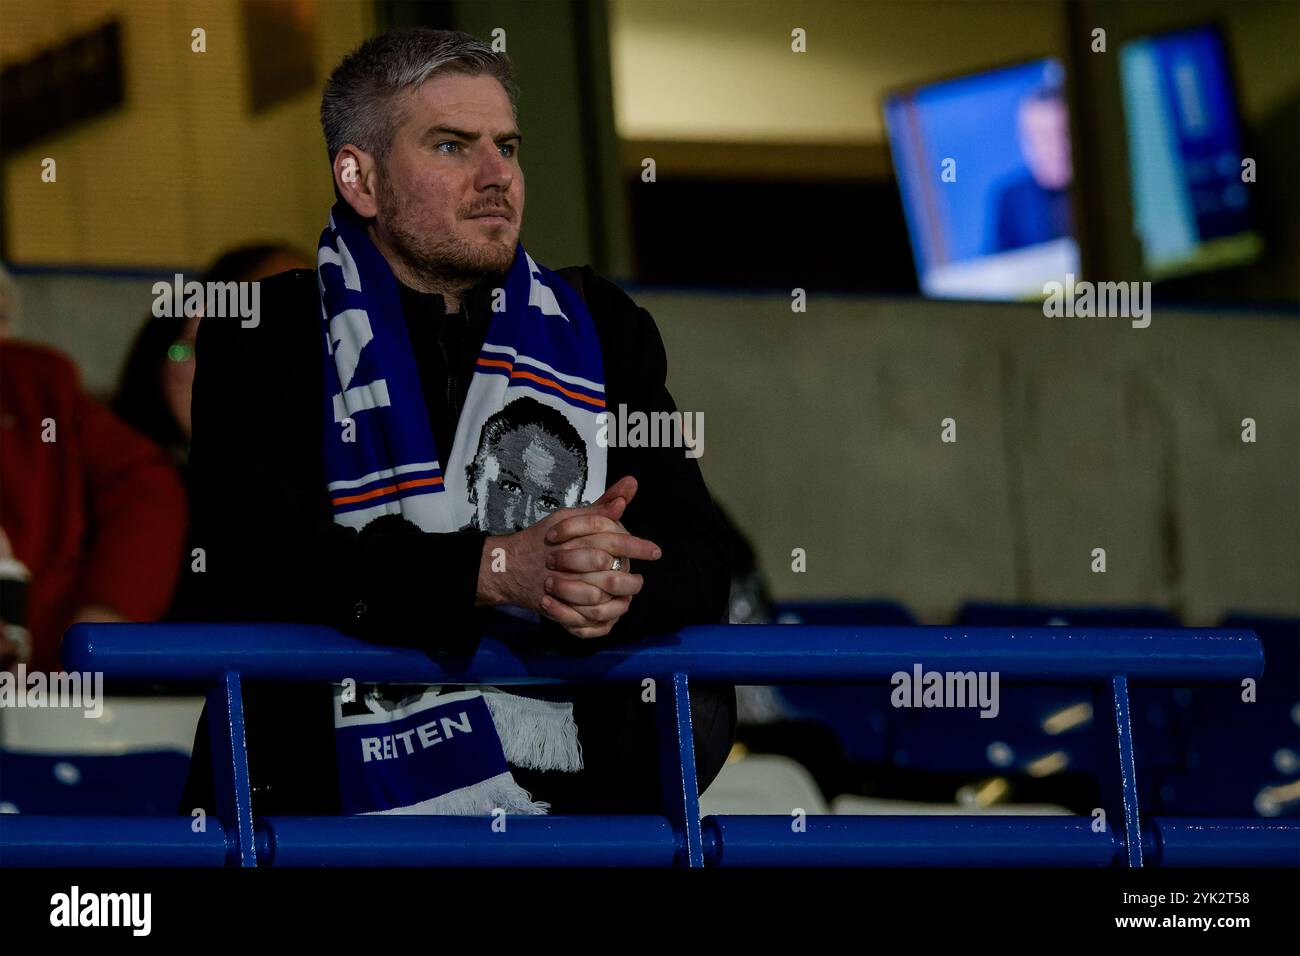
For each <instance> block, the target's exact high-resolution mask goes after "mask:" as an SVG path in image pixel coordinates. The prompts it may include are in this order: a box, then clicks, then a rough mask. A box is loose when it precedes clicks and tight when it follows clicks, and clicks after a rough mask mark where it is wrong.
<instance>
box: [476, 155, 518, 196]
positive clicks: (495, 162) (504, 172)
mask: <svg viewBox="0 0 1300 956" xmlns="http://www.w3.org/2000/svg"><path fill="white" fill-rule="evenodd" d="M514 178H515V170H514V166H513V165H511V163H510V160H508V159H507V158H506V157H504V156H502V155H501V150H500V149H499V148H498V147H497V146H495V145H494V146H491V147H490V148H489V149H488V151H487V155H486V156H484V158H483V159H482V160H481V161H480V162H479V165H478V176H477V178H476V182H475V183H474V185H475V187H476V188H477V189H479V190H485V189H500V190H502V191H505V190H507V189H509V188H510V184H511V183H512V182H514Z"/></svg>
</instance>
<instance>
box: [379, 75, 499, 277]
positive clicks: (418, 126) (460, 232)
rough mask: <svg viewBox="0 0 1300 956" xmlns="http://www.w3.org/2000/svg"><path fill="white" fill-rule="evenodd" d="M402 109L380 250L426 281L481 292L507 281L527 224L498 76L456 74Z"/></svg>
mask: <svg viewBox="0 0 1300 956" xmlns="http://www.w3.org/2000/svg"><path fill="white" fill-rule="evenodd" d="M401 104H402V116H403V122H402V123H401V125H400V126H399V127H398V130H397V133H396V134H395V135H394V137H393V143H392V146H391V149H390V151H389V154H388V157H387V159H386V160H385V162H384V164H383V168H382V169H381V170H380V171H379V183H378V188H377V192H376V199H377V202H378V207H379V208H378V213H377V215H376V217H375V232H376V238H378V239H379V240H380V245H381V248H386V250H387V251H389V252H390V253H392V254H395V255H397V256H399V257H400V258H401V259H402V260H403V262H404V263H405V264H406V266H407V267H408V268H409V269H410V270H411V271H412V272H414V273H415V274H416V275H419V276H424V277H432V278H437V279H441V280H446V279H452V280H468V281H470V282H471V283H475V282H477V281H478V280H479V279H481V278H482V276H483V275H485V274H490V273H504V272H506V271H507V270H508V269H509V268H510V264H511V262H512V261H513V260H514V255H515V245H516V244H517V243H518V241H519V229H520V226H521V224H522V222H523V214H524V176H523V171H522V170H521V169H520V168H519V158H518V150H519V131H518V129H517V128H516V126H515V120H514V115H513V113H512V111H511V108H510V98H509V96H507V95H506V91H505V89H504V88H503V87H502V86H501V84H500V83H499V82H497V80H495V79H494V78H492V77H490V76H461V75H457V74H450V75H445V76H439V77H435V78H433V79H431V80H429V81H427V82H425V83H424V84H422V85H421V86H420V87H418V88H417V89H416V90H414V91H412V92H408V93H406V94H404V97H403V99H402V101H401ZM489 214H494V215H489Z"/></svg>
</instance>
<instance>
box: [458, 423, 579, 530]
mask: <svg viewBox="0 0 1300 956" xmlns="http://www.w3.org/2000/svg"><path fill="white" fill-rule="evenodd" d="M582 473H583V462H582V461H580V460H579V459H578V457H577V456H576V455H574V454H573V452H571V451H569V450H568V449H567V448H565V447H564V446H563V445H561V444H560V443H559V442H558V441H556V439H555V438H554V436H552V435H551V434H549V433H548V432H546V431H545V430H544V429H542V428H540V427H538V426H537V425H525V426H524V427H522V428H515V429H512V430H510V431H508V432H506V433H505V434H503V435H502V436H501V437H500V438H499V439H498V440H497V442H496V443H495V444H494V445H492V446H491V447H489V448H488V449H487V450H486V452H485V453H484V454H483V457H482V460H481V461H480V464H479V469H478V475H477V477H476V479H475V482H474V500H475V502H476V503H477V505H478V513H477V515H476V523H477V525H478V528H479V530H481V531H489V532H491V533H492V534H511V533H513V532H515V531H522V530H523V529H524V528H527V527H530V526H531V525H533V524H535V523H537V522H538V521H540V520H541V519H542V518H545V517H546V516H547V515H548V514H550V513H551V512H553V511H557V510H559V509H560V508H572V507H574V506H575V505H576V504H577V503H578V496H579V495H581V494H582V483H583V477H582Z"/></svg>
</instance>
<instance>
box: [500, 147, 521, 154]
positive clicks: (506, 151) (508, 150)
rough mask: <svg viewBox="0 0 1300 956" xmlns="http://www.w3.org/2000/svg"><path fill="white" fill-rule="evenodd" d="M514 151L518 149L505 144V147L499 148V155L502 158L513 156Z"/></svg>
mask: <svg viewBox="0 0 1300 956" xmlns="http://www.w3.org/2000/svg"><path fill="white" fill-rule="evenodd" d="M516 149H518V147H517V146H511V145H509V144H506V145H505V146H502V147H501V155H502V156H513V155H514V154H515V150H516Z"/></svg>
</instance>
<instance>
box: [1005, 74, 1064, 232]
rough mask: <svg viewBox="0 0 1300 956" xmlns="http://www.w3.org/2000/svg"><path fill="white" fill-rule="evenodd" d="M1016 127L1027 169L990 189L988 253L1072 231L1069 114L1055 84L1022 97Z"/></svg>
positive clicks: (1017, 111)
mask: <svg viewBox="0 0 1300 956" xmlns="http://www.w3.org/2000/svg"><path fill="white" fill-rule="evenodd" d="M1016 131H1017V139H1018V141H1019V146H1020V153H1021V155H1022V156H1023V157H1024V161H1025V171H1024V172H1023V173H1020V174H1018V175H1017V176H1015V177H1014V178H1013V179H1011V180H1010V181H1009V182H1005V183H1004V184H1003V185H1002V186H1001V187H1000V188H999V189H997V190H996V191H995V192H994V197H993V210H992V216H991V221H992V230H991V235H990V237H989V241H988V251H989V252H990V253H993V252H1006V251H1007V250H1010V249H1020V248H1023V247H1025V246H1034V245H1038V244H1039V243H1043V242H1050V241H1051V240H1053V239H1060V238H1062V237H1063V236H1069V235H1071V234H1072V233H1073V225H1072V222H1071V212H1070V182H1071V179H1072V178H1073V167H1072V164H1071V160H1070V117H1069V112H1068V110H1067V108H1066V104H1065V95H1064V93H1063V91H1062V90H1061V87H1060V86H1059V85H1058V84H1055V83H1049V84H1047V85H1044V86H1040V87H1038V88H1036V89H1035V90H1034V91H1033V92H1032V93H1030V94H1029V95H1028V96H1026V97H1025V98H1024V99H1022V100H1021V101H1020V104H1019V106H1018V107H1017V109H1016Z"/></svg>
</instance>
